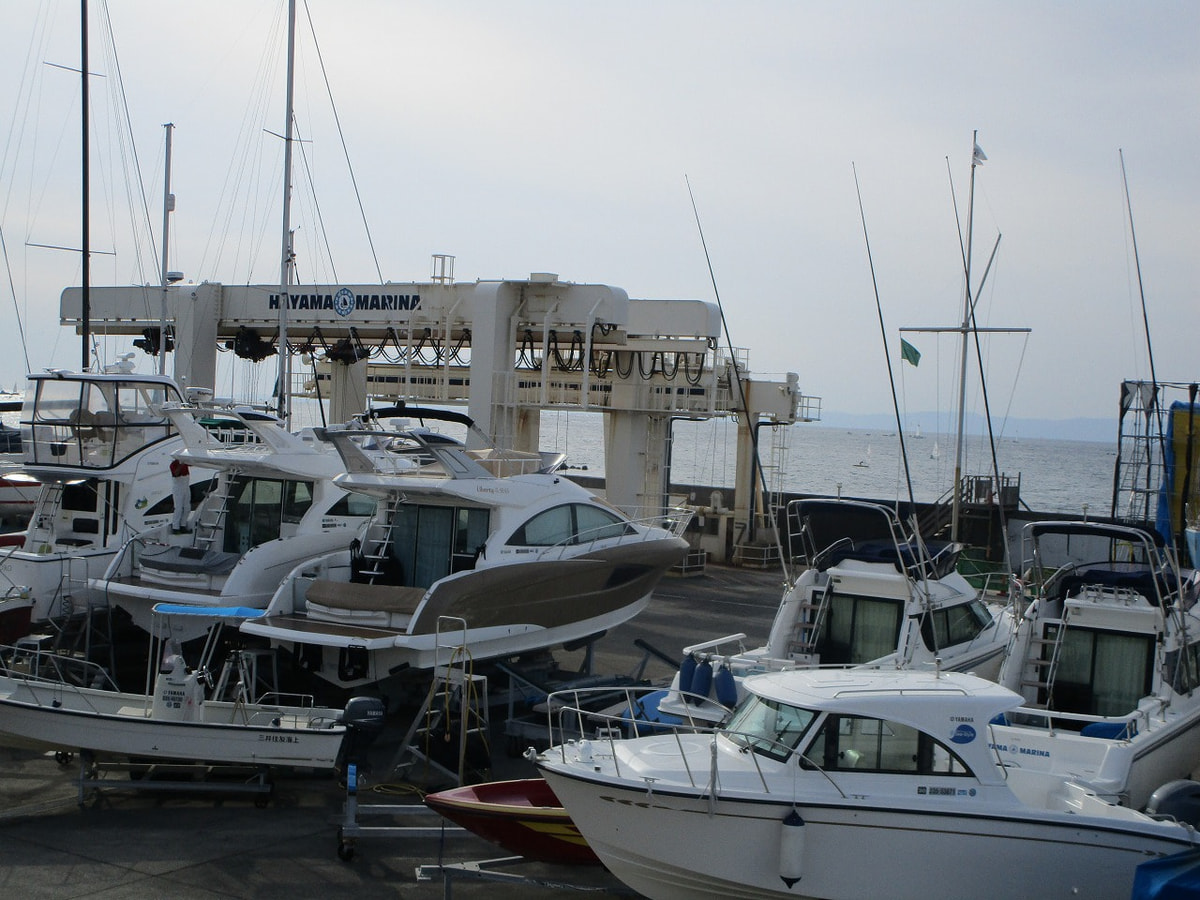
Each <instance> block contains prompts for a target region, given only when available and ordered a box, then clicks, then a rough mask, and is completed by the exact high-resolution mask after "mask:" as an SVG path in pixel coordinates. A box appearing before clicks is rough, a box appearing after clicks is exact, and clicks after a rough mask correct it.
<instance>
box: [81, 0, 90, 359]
mask: <svg viewBox="0 0 1200 900" xmlns="http://www.w3.org/2000/svg"><path fill="white" fill-rule="evenodd" d="M79 78H80V106H82V107H83V113H82V116H81V119H82V139H81V141H80V145H81V147H82V158H81V166H82V174H81V179H80V180H81V185H80V187H81V191H80V192H81V194H82V196H83V209H82V212H81V214H80V217H81V221H80V230H81V231H82V232H83V235H82V240H81V244H80V246H81V248H82V250H81V252H82V254H83V295H82V309H81V314H80V318H81V319H82V323H83V324H82V335H83V360H82V369H81V371H84V372H86V371H87V370H88V369H89V368H90V367H91V361H92V360H91V356H92V354H91V343H92V339H91V335H90V334H89V332H90V331H91V327H90V321H91V314H92V298H91V294H90V288H91V282H92V247H91V231H92V226H91V159H90V154H89V152H88V149H89V148H88V145H89V143H90V142H89V139H88V108H89V102H88V0H80V3H79Z"/></svg>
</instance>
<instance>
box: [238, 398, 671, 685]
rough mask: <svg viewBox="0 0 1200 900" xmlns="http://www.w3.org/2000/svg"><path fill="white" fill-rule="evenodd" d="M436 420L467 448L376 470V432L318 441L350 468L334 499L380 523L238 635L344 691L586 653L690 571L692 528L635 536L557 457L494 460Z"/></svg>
mask: <svg viewBox="0 0 1200 900" xmlns="http://www.w3.org/2000/svg"><path fill="white" fill-rule="evenodd" d="M444 415H446V416H450V417H456V419H457V421H459V422H460V423H461V424H464V425H465V426H467V428H468V430H469V432H470V435H471V437H470V440H468V442H467V444H466V445H456V444H446V443H433V442H430V441H428V440H427V439H426V438H425V437H424V436H422V435H420V434H415V435H413V436H412V437H411V438H410V440H411V441H412V442H414V443H415V447H414V448H413V451H412V452H409V453H399V454H397V453H385V454H380V453H377V452H376V453H372V452H369V450H367V449H365V448H364V446H363V441H364V439H369V438H370V437H371V434H370V433H369V432H368V433H356V432H354V431H353V430H349V429H327V430H325V431H323V432H321V435H322V436H323V437H324V438H326V439H327V440H329V441H330V442H331V443H332V444H333V445H334V446H335V447H336V448H337V450H338V452H339V453H340V454H341V457H342V459H343V463H344V465H343V467H344V469H345V473H344V474H342V475H339V476H338V477H337V478H336V479H334V481H335V483H336V484H337V486H338V487H340V488H343V489H347V490H352V491H354V492H356V493H359V494H363V495H365V496H368V497H371V498H374V499H376V500H378V511H377V513H376V515H375V517H374V518H373V519H372V520H371V521H370V523H369V524H368V525H367V526H365V528H364V529H363V531H362V532H361V533H360V534H359V536H358V538H357V539H356V541H355V542H354V545H353V546H349V542H346V543H344V544H343V546H342V548H341V549H339V550H338V551H337V552H335V553H330V554H328V555H326V556H323V557H320V558H318V559H314V560H311V561H309V562H306V563H304V564H302V565H300V566H298V567H297V568H296V569H295V571H293V572H292V573H291V575H290V576H288V578H287V579H286V580H285V581H284V582H283V583H282V584H281V585H280V587H279V590H278V591H276V592H275V596H274V597H273V599H272V600H271V603H270V605H269V607H268V608H267V611H266V615H264V616H262V617H260V618H256V619H253V620H248V621H246V622H245V623H243V625H242V631H243V632H244V633H248V634H252V635H258V636H261V637H265V638H268V639H270V641H271V642H272V644H273V645H275V646H284V647H286V648H287V649H288V650H290V651H291V652H292V653H293V654H294V655H295V656H296V657H297V658H298V659H300V660H302V666H303V668H305V669H306V670H308V671H311V672H313V673H314V674H316V675H318V676H319V677H321V678H324V679H325V680H327V681H329V682H331V683H333V684H335V685H338V686H342V687H353V686H355V685H360V684H366V683H371V682H376V681H379V680H381V679H383V678H385V677H386V676H387V675H388V674H389V673H391V672H394V671H398V670H399V669H404V668H408V667H413V668H430V667H433V666H436V665H439V664H445V663H446V662H447V661H448V660H449V659H450V658H451V657H453V656H457V658H460V659H461V658H463V657H470V658H472V659H476V660H480V659H485V658H490V657H506V656H513V655H516V654H520V653H524V652H527V651H531V650H538V649H543V648H547V647H552V646H556V645H558V644H562V643H564V642H572V641H580V640H585V639H588V638H590V637H593V636H595V635H598V634H600V633H602V632H603V631H605V630H606V629H608V628H612V627H614V626H616V625H619V624H620V623H622V622H624V621H626V620H627V619H629V618H631V617H633V616H635V615H636V614H637V613H638V612H640V611H641V610H642V609H643V608H644V607H645V605H646V604H647V603H648V602H649V600H650V595H651V592H652V591H653V589H654V587H655V586H656V585H657V583H658V581H659V579H660V578H661V577H662V576H663V574H665V572H666V571H667V570H668V569H669V568H670V567H671V566H673V565H675V564H677V563H678V562H679V561H680V560H681V559H682V558H683V555H684V553H685V552H686V549H687V543H686V542H685V541H684V540H683V539H682V537H681V536H680V535H681V534H682V532H683V529H684V527H685V526H686V524H687V521H688V519H689V518H690V513H688V512H686V511H682V510H671V511H668V512H667V513H666V514H665V515H663V514H660V515H657V516H654V517H652V518H650V519H645V520H635V519H633V518H631V517H630V516H628V515H626V514H625V513H624V512H622V511H621V510H618V509H616V508H614V507H612V506H609V505H608V504H606V503H604V502H603V501H601V500H600V499H599V498H597V497H596V496H594V495H593V494H591V493H590V492H589V491H587V490H585V489H584V488H582V487H581V486H579V485H578V484H576V483H575V482H573V481H571V480H570V479H568V478H566V477H565V476H563V475H562V474H559V473H558V472H556V471H554V470H555V469H556V468H557V467H558V466H559V465H561V461H562V460H561V456H559V455H547V454H539V453H522V452H516V451H511V450H503V449H497V448H495V447H492V446H488V445H487V444H488V443H489V442H488V441H487V438H486V436H484V435H482V434H481V433H480V432H479V430H478V429H477V428H475V426H474V423H473V422H472V421H471V420H470V419H469V418H468V417H467V416H463V415H460V414H456V413H446V414H444ZM469 448H470V449H469ZM413 460H416V461H417V462H418V464H419V465H418V466H417V467H416V468H414V467H413V465H412V461H413Z"/></svg>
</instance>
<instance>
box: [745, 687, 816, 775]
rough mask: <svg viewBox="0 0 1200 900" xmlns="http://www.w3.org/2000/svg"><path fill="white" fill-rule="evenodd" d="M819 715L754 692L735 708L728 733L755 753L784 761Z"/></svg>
mask: <svg viewBox="0 0 1200 900" xmlns="http://www.w3.org/2000/svg"><path fill="white" fill-rule="evenodd" d="M816 717H817V713H816V712H815V711H814V710H811V709H802V708H800V707H798V706H789V705H787V704H786V703H779V702H777V701H775V700H767V699H766V698H764V697H759V696H757V695H755V694H751V695H750V696H749V697H747V698H746V699H745V700H744V701H743V702H742V703H741V705H740V706H738V708H737V709H736V710H734V713H733V716H732V718H731V719H730V720H729V726H728V728H727V729H726V734H727V736H728V737H729V738H730V740H732V741H734V742H735V743H738V744H741V745H742V746H743V747H749V748H750V749H752V750H753V751H754V752H755V753H761V754H763V755H765V756H769V757H771V758H772V759H778V760H784V759H787V757H788V755H789V754H790V753H791V751H792V750H794V749H795V747H796V745H797V744H798V743H799V742H800V738H801V737H803V735H804V732H805V731H806V730H807V729H808V726H809V725H811V724H812V722H813V720H814V719H815V718H816Z"/></svg>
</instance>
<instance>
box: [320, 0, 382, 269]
mask: <svg viewBox="0 0 1200 900" xmlns="http://www.w3.org/2000/svg"><path fill="white" fill-rule="evenodd" d="M304 14H305V15H306V16H307V17H308V27H309V31H311V32H312V39H313V46H314V47H315V48H316V51H317V62H318V63H319V64H320V66H321V77H322V78H323V79H324V80H325V91H326V93H327V94H328V95H329V106H330V109H332V111H333V121H334V124H335V125H336V126H337V133H338V140H340V141H341V143H342V154H343V155H344V156H345V158H346V168H347V170H348V171H349V173H350V183H351V184H352V185H353V186H354V199H355V200H356V201H357V202H358V212H359V215H360V216H361V217H362V222H363V230H364V231H365V232H366V235H367V244H368V245H369V246H370V248H371V259H372V260H374V262H375V274H376V275H377V276H378V278H379V282H380V284H382V283H383V270H382V269H381V268H380V266H379V255H378V254H377V253H376V252H375V241H374V239H373V238H372V237H371V228H370V226H369V225H368V224H367V213H366V210H365V209H364V208H363V202H362V192H361V191H360V190H359V189H358V179H357V178H356V177H355V175H354V166H353V165H352V164H351V162H350V149H349V147H347V146H346V134H345V132H344V131H343V130H342V120H341V118H340V117H339V116H338V111H337V105H336V104H335V103H334V102H333V88H332V87H331V86H330V84H329V74H328V73H327V72H326V71H325V57H324V56H322V55H321V46H320V43H319V42H318V41H317V30H316V27H315V26H314V25H313V20H312V12H311V10H309V8H308V0H304Z"/></svg>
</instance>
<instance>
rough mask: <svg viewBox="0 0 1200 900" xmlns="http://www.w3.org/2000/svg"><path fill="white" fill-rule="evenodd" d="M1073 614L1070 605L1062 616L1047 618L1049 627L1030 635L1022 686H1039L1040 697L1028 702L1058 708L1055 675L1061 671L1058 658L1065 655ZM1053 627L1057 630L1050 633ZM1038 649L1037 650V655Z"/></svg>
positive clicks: (1040, 707)
mask: <svg viewBox="0 0 1200 900" xmlns="http://www.w3.org/2000/svg"><path fill="white" fill-rule="evenodd" d="M1070 615H1071V610H1070V608H1067V609H1065V610H1064V611H1063V617H1062V618H1061V619H1058V620H1053V619H1051V620H1049V621H1046V622H1044V623H1043V624H1044V625H1045V628H1044V629H1043V631H1042V633H1041V635H1035V636H1034V637H1031V638H1030V641H1029V650H1028V651H1027V652H1026V657H1025V672H1024V677H1023V678H1022V679H1021V686H1022V687H1032V688H1036V689H1037V691H1038V700H1037V701H1036V702H1033V703H1029V704H1027V705H1029V706H1032V707H1034V708H1035V709H1053V708H1054V677H1055V675H1057V674H1058V661H1059V659H1060V657H1061V656H1062V647H1063V641H1064V639H1065V638H1066V634H1067V627H1068V619H1069V618H1070ZM1051 629H1053V631H1054V634H1053V636H1051V637H1047V636H1046V633H1047V632H1048V631H1050V630H1051ZM1047 648H1049V651H1050V652H1049V656H1047V654H1046V650H1047ZM1035 650H1036V651H1037V653H1036V655H1035V652H1034V651H1035ZM1043 698H1044V699H1043Z"/></svg>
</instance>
